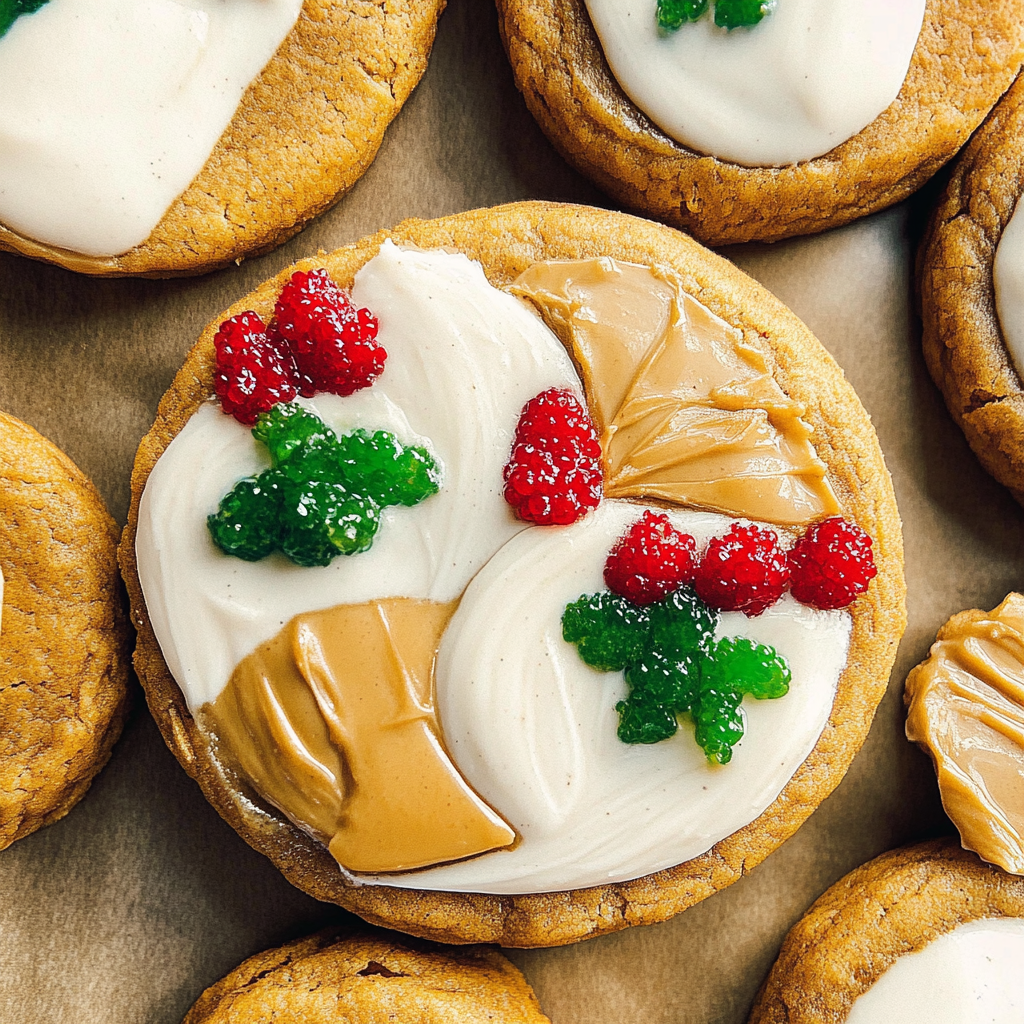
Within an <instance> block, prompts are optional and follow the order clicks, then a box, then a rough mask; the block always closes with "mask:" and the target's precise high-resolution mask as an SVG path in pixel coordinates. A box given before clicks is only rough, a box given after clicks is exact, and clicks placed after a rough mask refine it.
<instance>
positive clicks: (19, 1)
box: [0, 0, 46, 36]
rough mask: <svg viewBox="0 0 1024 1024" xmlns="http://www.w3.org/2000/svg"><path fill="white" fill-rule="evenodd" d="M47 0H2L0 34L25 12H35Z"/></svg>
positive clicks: (0, 4)
mask: <svg viewBox="0 0 1024 1024" xmlns="http://www.w3.org/2000/svg"><path fill="white" fill-rule="evenodd" d="M45 3H46V0H0V36H3V35H4V34H5V33H6V32H7V30H8V29H9V28H10V27H11V26H12V25H13V24H14V23H15V21H17V20H18V18H20V17H21V16H22V15H23V14H35V12H36V11H38V10H39V8H40V7H42V6H43V4H45Z"/></svg>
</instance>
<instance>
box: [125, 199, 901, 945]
mask: <svg viewBox="0 0 1024 1024" xmlns="http://www.w3.org/2000/svg"><path fill="white" fill-rule="evenodd" d="M385 239H392V240H393V241H395V242H396V243H398V244H405V245H411V246H414V247H420V248H446V249H450V250H457V251H459V252H462V253H465V254H466V255H468V256H469V257H470V258H472V259H475V260H478V261H480V263H481V264H482V265H483V268H484V272H485V274H486V275H487V278H488V280H489V281H490V283H491V284H493V285H496V286H499V287H500V286H503V285H508V284H510V283H511V282H512V281H513V280H515V279H516V278H517V277H518V276H519V274H520V273H522V271H523V270H525V269H526V268H527V267H528V266H530V265H531V264H534V263H536V262H537V261H539V260H544V259H583V258H588V257H593V256H598V255H612V256H614V257H616V258H618V259H620V260H624V261H629V262H633V263H637V264H643V265H652V264H659V265H662V266H665V267H667V268H669V269H671V270H672V271H673V272H674V273H675V274H678V275H679V277H680V278H681V280H682V282H683V284H684V286H685V288H686V290H687V291H688V292H689V293H690V294H692V295H693V296H694V297H696V298H697V299H699V300H700V301H701V302H703V303H704V304H705V305H706V306H707V307H708V308H709V309H710V310H711V311H712V312H714V313H715V314H717V315H718V316H720V317H722V318H723V319H724V320H726V321H727V322H728V323H731V324H734V325H737V326H740V327H741V329H742V331H743V334H744V338H745V340H748V341H749V342H750V343H751V344H754V345H756V346H758V347H759V348H760V349H761V350H762V351H764V353H765V355H766V357H767V358H768V359H769V360H770V361H771V370H772V373H773V375H774V377H775V379H776V380H777V381H778V383H779V384H780V385H781V386H782V387H783V389H784V390H785V391H786V392H787V393H788V394H789V396H790V397H792V398H793V399H795V400H797V401H799V402H801V403H803V404H804V405H805V406H806V409H807V414H806V418H807V420H808V421H809V422H810V423H811V424H812V425H813V428H814V432H815V433H814V437H815V446H816V449H817V452H818V454H819V456H820V458H821V459H822V460H823V461H824V462H825V464H826V465H827V467H828V471H829V474H830V478H831V480H832V483H833V486H834V487H835V490H836V493H837V495H838V497H839V500H840V502H841V504H842V506H843V508H844V511H845V514H846V515H847V516H848V517H850V518H852V519H854V520H855V521H856V522H857V523H858V524H859V525H860V526H861V527H862V528H863V529H865V530H866V531H867V532H868V533H869V534H870V535H871V537H872V538H873V540H874V544H875V558H876V564H877V566H878V577H877V579H876V580H875V581H874V582H873V583H872V586H871V589H870V590H869V592H868V593H867V595H865V596H864V597H863V598H861V599H860V600H859V602H858V603H857V604H856V605H855V606H854V608H853V633H852V637H851V644H850V651H849V657H848V660H847V666H846V669H845V670H844V671H843V672H842V676H841V678H840V680H839V686H838V695H837V697H836V700H835V702H834V705H833V708H832V712H831V715H830V717H829V721H828V724H827V726H826V728H825V730H824V732H823V733H822V734H821V736H820V738H819V739H818V741H817V743H816V745H815V746H814V749H813V751H812V752H811V754H810V756H809V757H808V758H807V759H806V761H804V763H803V764H802V765H801V766H800V768H799V769H798V770H797V771H796V774H795V775H794V776H793V777H792V778H791V780H790V781H789V783H788V784H787V785H786V786H785V788H784V789H783V791H782V793H781V794H780V795H779V796H778V798H777V799H776V800H775V801H774V802H773V803H772V804H771V806H770V807H768V809H767V810H766V811H765V812H764V813H763V814H762V815H761V816H760V817H758V818H757V820H755V821H753V822H751V823H750V824H749V825H747V826H745V827H743V828H741V829H740V830H739V831H737V832H735V833H734V834H732V835H731V836H729V837H728V838H726V839H724V840H723V841H722V842H720V843H718V844H716V845H715V847H714V848H713V849H712V850H710V851H708V852H707V853H706V854H704V855H702V856H699V857H696V858H695V859H693V860H691V861H689V862H688V863H686V864H683V865H680V866H679V867H675V868H671V869H668V870H665V871H660V872H657V873H656V874H653V875H648V876H645V877H641V878H637V879H635V880H633V881H628V882H621V883H616V884H614V885H604V886H596V887H594V888H588V889H577V890H571V891H563V892H556V893H535V894H528V895H511V896H497V895H482V894H473V893H444V892H437V891H424V890H410V889H399V888H397V887H392V886H386V885H358V886H353V885H351V884H349V883H348V882H346V881H345V879H344V877H343V875H342V874H341V873H340V872H339V871H338V869H337V865H336V863H335V862H334V860H333V858H332V857H331V856H330V855H329V853H328V852H327V849H326V848H325V847H324V846H322V845H320V844H319V843H317V842H315V841H314V840H312V839H310V838H309V837H308V836H307V835H305V834H304V833H303V832H301V831H299V830H298V829H296V828H295V827H293V826H292V825H290V824H289V823H288V822H287V821H286V820H285V819H284V818H283V817H282V816H281V815H280V814H278V813H276V812H273V813H271V812H267V811H265V810H263V809H261V808H260V807H258V806H257V805H256V804H255V803H254V802H253V800H252V797H251V794H250V795H248V796H247V795H244V794H243V793H240V792H239V791H238V789H237V785H238V784H237V780H236V779H235V778H234V776H233V775H232V773H231V772H229V771H226V770H225V769H224V768H223V767H222V766H220V765H219V764H218V763H217V761H216V759H215V758H212V757H210V755H209V748H208V744H207V742H206V740H205V739H204V735H203V732H202V730H200V729H199V728H198V727H197V725H196V722H195V721H194V720H193V717H192V715H191V714H190V713H189V711H188V708H187V705H186V702H185V699H184V697H183V695H182V693H181V691H180V690H179V688H178V686H177V685H176V683H175V681H174V679H173V677H172V676H171V674H170V672H169V670H168V668H167V665H166V663H165V660H164V657H163V655H162V654H161V651H160V648H159V646H158V644H157V641H156V638H155V635H154V633H153V629H152V626H151V624H150V620H149V615H148V613H147V610H146V606H145V601H144V598H143V594H142V588H141V585H140V582H139V577H138V565H137V560H136V551H135V541H136V529H137V526H138V521H139V501H140V497H141V494H142V491H143V488H144V487H145V484H146V481H147V479H148V477H149V475H150V472H151V471H152V469H153V467H154V465H155V463H156V461H157V459H158V458H159V457H160V455H161V454H162V453H163V451H164V450H165V449H166V448H167V446H168V445H169V444H170V442H171V440H172V439H173V438H174V437H175V435H177V433H178V432H179V431H180V430H181V429H182V428H183V427H184V426H185V424H186V422H187V421H188V420H189V419H190V417H191V416H192V414H193V413H194V412H196V410H197V409H198V408H199V407H200V406H201V405H202V404H203V403H204V402H205V401H206V400H207V399H208V398H209V397H210V395H211V394H212V374H213V356H214V352H213V335H214V333H215V332H216V330H217V325H218V324H219V322H220V320H221V319H223V317H221V318H218V320H217V321H216V322H215V323H214V324H212V325H211V326H210V327H209V328H208V329H207V331H206V332H204V334H203V336H202V338H201V339H200V341H199V342H198V344H197V345H196V347H195V348H194V349H193V350H192V352H191V353H190V355H189V357H188V359H187V360H186V363H185V365H184V366H183V368H182V370H181V371H180V372H179V374H178V376H177V377H176V379H175V382H174V384H173V385H172V387H171V389H170V390H169V391H168V393H167V394H166V395H165V397H164V399H163V401H162V402H161V405H160V411H159V414H158V417H157V421H156V423H155V424H154V426H153V428H152V429H151V431H150V432H149V433H148V434H147V436H146V437H145V438H144V439H143V442H142V444H141V446H140V449H139V453H138V456H137V459H136V464H135V470H134V473H133V478H132V491H133V501H132V507H131V511H130V513H129V521H128V526H127V528H126V531H125V534H124V536H123V539H122V544H121V548H120V559H121V564H122V568H123V572H124V575H125V580H126V583H127V585H128V589H129V594H130V597H131V601H132V608H133V619H134V621H135V623H136V626H137V628H138V631H139V643H138V647H137V650H136V657H135V663H136V668H137V670H138V672H139V675H140V678H141V679H142V680H143V683H144V686H145V688H146V692H147V698H148V700H149V703H150V707H151V710H152V711H153V714H154V716H155V718H156V720H157V722H158V723H159V725H160V728H161V731H162V732H163V735H164V737H165V739H166V740H167V742H168V744H169V745H170V747H171V749H172V751H174V753H175V755H176V756H177V757H178V759H179V760H180V761H181V763H182V765H183V766H184V767H185V768H186V770H187V771H188V772H189V773H190V774H191V775H192V776H193V777H194V778H195V779H196V780H197V781H198V782H199V784H200V785H201V787H202V788H203V790H204V793H205V794H206V795H207V798H208V799H209V800H210V801H211V802H212V803H213V804H214V806H215V807H217V809H218V811H219V812H220V813H221V815H222V816H223V817H224V818H225V819H226V820H227V821H228V822H229V823H230V824H231V825H232V827H234V828H235V829H236V830H237V831H238V832H239V833H240V834H241V835H242V836H243V837H244V838H245V839H246V841H247V842H249V843H250V844H251V845H252V846H253V847H254V848H256V849H258V850H260V851H261V852H263V853H264V854H266V855H267V856H269V857H270V858H271V859H272V860H273V861H274V863H275V864H276V865H277V866H278V867H279V868H280V869H281V870H282V871H283V872H284V874H285V875H286V877H288V878H289V880H291V881H292V882H293V884H295V885H297V886H299V887H300V888H302V889H304V890H305V891H307V892H309V893H311V894H312V895H315V896H316V897H317V898H320V899H325V900H330V901H334V902H337V903H339V904H341V905H342V906H345V907H346V908H348V909H350V910H353V911H354V912H356V913H358V914H360V915H361V916H363V917H365V918H366V919H368V920H370V921H371V922H373V923H377V924H387V925H389V926H391V927H396V928H400V929H402V930H404V931H407V932H411V933H413V934H417V935H421V936H423V937H427V938H438V939H443V940H447V941H456V942H476V941H488V942H499V943H501V944H504V945H512V946H544V945H557V944H563V943H567V942H573V941H578V940H580V939H583V938H587V937H589V936H592V935H597V934H601V933H604V932H610V931H616V930H619V929H621V928H625V927H628V926H630V925H634V924H646V923H653V922H655V921H660V920H665V919H666V918H668V917H671V916H673V915H674V914H676V913H678V912H680V911H681V910H684V909H686V908H687V907H688V906H692V905H693V904H695V903H697V902H699V901H700V900H702V899H705V898H706V897H707V896H710V895H712V894H713V893H714V892H716V891H717V890H719V889H721V888H724V887H725V886H726V885H728V884H730V883H732V882H733V881H736V880H738V879H739V878H740V877H741V876H742V875H743V874H744V873H745V872H746V871H748V870H749V869H750V868H751V867H752V866H753V865H755V864H756V863H758V862H760V861H761V860H762V859H763V858H764V857H766V856H767V855H768V854H769V853H771V852H772V850H774V849H775V848H776V847H777V846H778V845H779V844H780V843H781V842H783V841H784V840H785V839H786V838H787V837H788V836H789V835H791V834H792V833H793V832H794V831H795V830H796V828H798V827H799V825H800V824H801V823H802V822H803V821H804V820H805V819H806V817H807V816H808V815H809V814H810V813H811V812H812V811H813V810H814V808H815V807H817V805H818V804H819V803H820V802H821V800H823V799H824V798H825V796H827V795H828V793H830V792H831V791H832V790H833V789H834V788H835V786H836V785H837V784H838V782H839V781H840V779H841V778H842V777H843V775H844V774H845V772H846V769H847V767H848V766H849V763H850V761H851V760H852V758H853V756H854V754H855V753H856V752H857V750H858V749H859V748H860V745H861V743H862V742H863V740H864V737H865V736H866V734H867V730H868V728H869V726H870V722H871V718H872V716H873V713H874V710H875V707H876V706H877V704H878V701H879V700H880V699H881V696H882V694H883V693H884V690H885V686H886V681H887V678H888V674H889V671H890V669H891V667H892V662H893V659H894V657H895V651H896V646H897V643H898V640H899V637H900V635H901V633H902V629H903V624H904V610H903V599H904V583H903V578H902V550H901V544H902V541H901V533H900V523H899V517H898V513H897V510H896V506H895V501H894V498H893V495H892V490H891V484H890V481H889V477H888V473H887V471H886V470H885V466H884V462H883V460H882V456H881V453H880V451H879V449H878V445H877V439H876V438H875V435H874V432H873V430H872V428H871V426H870V422H869V420H868V418H867V416H866V414H865V413H864V411H863V409H862V408H861V406H860V404H859V402H858V401H857V399H856V396H855V395H854V393H853V391H852V389H851V388H850V386H849V385H848V384H847V383H846V381H845V379H844V378H843V376H842V372H841V371H840V370H839V368H838V367H837V366H836V364H835V362H834V361H833V360H832V359H831V357H829V356H828V355H827V353H825V352H824V350H823V349H822V348H821V346H820V345H819V344H818V342H817V341H816V340H815V339H814V338H813V336H812V335H811V334H810V332H809V331H808V330H807V328H806V327H805V326H804V325H803V324H802V323H800V321H799V320H797V319H796V317H795V316H793V314H792V313H791V312H790V311H789V310H787V309H786V308H785V307H784V306H783V305H782V304H781V303H779V302H778V300H776V299H775V298H774V297H773V296H771V295H770V294H769V293H768V292H766V291H765V290H764V289H763V288H761V287H760V286H759V285H757V284H756V283H755V282H753V281H751V280H750V279H749V278H747V277H746V276H745V275H744V274H742V273H741V272H740V271H738V270H737V269H736V268H735V267H733V266H732V265H731V264H729V263H728V262H726V261H724V260H722V259H721V258H720V257H717V256H715V255H714V254H712V253H709V252H707V251H706V250H704V249H703V248H702V247H700V246H699V245H698V244H696V243H695V242H693V241H692V240H691V239H689V238H688V237H686V236H684V235H680V234H679V233H677V232H675V231H673V230H671V229H668V228H665V227H661V226H659V225H656V224H652V223H650V222H646V221H641V220H638V219H636V218H632V217H628V216H625V215H622V214H616V213H609V212H605V211H600V210H595V209H591V208H586V207H574V206H564V205H558V204H547V203H520V204H512V205H509V206H505V207H497V208H494V209H489V210H478V211H473V212H470V213H465V214H461V215H458V216H454V217H448V218H442V219H440V220H437V221H426V222H424V221H408V222H405V223H403V224H401V225H399V226H398V227H396V228H395V229H393V230H390V231H385V232H380V233H379V234H377V235H375V236H372V237H370V238H367V239H364V240H362V241H361V242H358V243H356V244H354V245H351V246H348V247H346V248H344V249H341V250H338V251H337V252H335V253H333V254H331V255H329V256H325V257H322V258H319V259H316V260H309V261H305V262H303V263H302V264H299V267H300V268H302V269H307V270H308V269H311V268H313V267H316V266H324V267H326V268H327V269H328V271H329V272H330V274H331V276H332V278H333V279H334V280H335V281H337V282H338V283H339V285H341V286H342V287H351V285H352V280H353V276H354V274H355V272H356V270H358V269H359V268H360V267H361V266H362V265H363V264H364V263H366V262H367V261H368V260H369V259H370V258H371V257H373V256H375V255H376V254H377V252H378V250H379V249H380V246H381V244H382V243H383V242H384V240H385ZM295 269H296V268H289V270H286V271H284V272H283V273H282V274H281V275H279V276H278V277H277V278H276V279H273V280H271V281H268V282H267V283H266V284H265V285H263V286H262V287H261V288H260V289H258V290H257V291H255V292H254V293H252V294H251V295H249V296H247V297H245V298H244V299H243V300H241V301H240V302H239V303H237V304H236V305H235V306H233V307H232V308H231V310H229V311H227V313H226V314H225V315H226V316H230V315H235V314H238V313H240V312H241V311H243V310H246V309H253V310H255V311H256V312H258V313H260V314H261V315H263V316H269V314H270V311H271V310H272V308H273V303H274V300H275V297H276V296H277V294H278V293H279V291H280V289H281V287H282V285H283V284H284V282H285V281H287V280H288V279H289V277H290V275H291V274H292V273H293V271H294V270H295Z"/></svg>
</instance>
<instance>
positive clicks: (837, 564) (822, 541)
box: [789, 516, 878, 609]
mask: <svg viewBox="0 0 1024 1024" xmlns="http://www.w3.org/2000/svg"><path fill="white" fill-rule="evenodd" d="M789 568H790V591H791V592H792V594H793V596H794V597H795V598H796V599H797V600H798V601H802V602H803V603H804V604H809V605H813V606H814V607H815V608H822V609H831V608H845V607H846V606H847V605H849V604H851V603H852V602H853V601H854V600H855V599H856V598H857V597H858V596H859V595H861V594H863V593H864V592H865V591H866V590H867V589H868V585H869V584H870V583H871V581H872V580H873V579H874V578H875V576H877V575H878V570H877V569H876V568H875V562H874V557H873V556H872V553H871V538H870V537H869V536H868V535H867V534H866V533H865V532H864V531H863V530H862V529H861V528H860V527H859V526H858V525H857V524H856V523H851V522H848V521H847V520H845V519H843V518H842V517H841V516H832V517H831V518H829V519H825V520H822V522H820V523H815V524H814V525H813V526H812V527H810V529H808V530H807V532H806V533H805V534H804V535H803V536H802V537H801V538H800V539H799V540H798V541H797V542H796V544H794V545H793V547H792V549H791V550H790V552H789Z"/></svg>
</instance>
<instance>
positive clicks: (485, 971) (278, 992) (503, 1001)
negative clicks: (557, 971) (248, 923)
mask: <svg viewBox="0 0 1024 1024" xmlns="http://www.w3.org/2000/svg"><path fill="white" fill-rule="evenodd" d="M271 1019H272V1020H275V1021H278V1020H280V1021H303V1022H305V1024H328V1022H330V1024H335V1022H338V1021H346V1022H347V1021H353V1022H355V1021H358V1022H359V1024H377V1022H378V1021H380V1022H384V1021H393V1020H408V1021H412V1020H415V1021H416V1022H417V1024H448V1022H450V1021H453V1020H456V1021H459V1024H548V1018H547V1017H545V1016H544V1014H543V1013H541V1010H540V1006H539V1005H538V1003H537V997H536V996H535V995H534V994H533V990H532V989H531V988H530V986H529V985H528V984H527V983H526V979H525V978H523V976H522V974H520V973H519V971H517V970H516V968H515V967H513V966H512V964H510V963H509V962H508V960H506V959H505V958H504V957H503V956H502V955H501V954H500V953H498V952H497V951H496V950H494V949H488V948H486V947H483V946H476V947H468V948H462V949H451V948H449V949H443V950H442V949H440V948H438V947H435V946H430V945H427V944H426V943H421V942H416V941H415V940H412V941H410V940H408V939H406V940H404V941H403V942H399V941H398V937H397V936H394V935H389V934H387V933H386V932H377V931H365V932H356V933H353V932H350V931H347V930H342V931H338V930H328V931H324V932H319V933H317V934H316V935H311V936H309V937H308V938H305V939H298V940H297V941H295V942H289V943H288V944H287V945H285V946H281V947H279V948H278V949H269V950H267V951H266V952H265V953H258V954H256V956H253V957H250V958H249V959H248V960H246V961H245V963H243V964H241V965H240V966H238V967H237V968H236V969H235V970H234V971H232V972H231V973H230V974H229V975H227V976H226V977H225V978H222V979H221V980H220V981H218V982H217V983H216V984H214V985H211V986H210V988H208V989H207V990H206V991H205V992H204V993H203V994H202V995H201V996H200V997H199V999H198V1000H196V1003H195V1005H194V1006H193V1007H192V1009H191V1010H189V1012H188V1014H187V1015H186V1017H185V1020H184V1021H183V1022H182V1024H229V1022H230V1024H250V1022H251V1024H257V1022H259V1021H267V1020H271Z"/></svg>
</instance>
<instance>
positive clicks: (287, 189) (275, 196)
mask: <svg viewBox="0 0 1024 1024" xmlns="http://www.w3.org/2000/svg"><path fill="white" fill-rule="evenodd" d="M443 7H444V4H443V3H442V2H440V0H429V2H426V3H413V2H408V0H401V2H399V3H396V4H388V5H386V6H385V5H382V4H376V3H363V2H360V0H305V2H303V0H223V2H217V0H196V2H194V3H184V2H178V0H146V2H145V3H136V2H133V0H45V2H35V0H33V2H32V3H14V4H13V5H6V6H5V8H4V10H5V11H8V12H9V14H10V17H13V19H14V20H13V22H9V19H8V22H9V23H5V21H4V20H2V19H0V248H2V249H7V250H9V251H12V252H20V253H24V254H25V255H28V256H33V257H35V258H37V259H43V260H47V261H50V262H53V263H57V264H60V265H61V266H65V267H69V268H70V269H72V270H78V271H81V272H82V273H87V274H98V275H122V274H147V275H154V276H161V275H173V274H194V273H201V272H203V271H206V270H211V269H213V268H215V267H219V266H224V265H226V264H228V263H230V262H232V261H235V260H238V259H241V258H242V257H245V256H250V255H254V254H256V253H260V252H265V251H267V250H269V249H272V248H274V247H275V246H277V245H280V244H281V243H282V242H284V241H285V240H287V239H288V238H290V237H291V236H292V235H293V234H295V233H296V232H297V231H299V230H300V229H301V228H302V227H303V225H304V224H305V223H306V222H307V221H309V220H310V219H311V218H313V217H315V216H316V215H317V214H319V213H322V212H323V211H324V210H326V209H327V208H328V207H329V206H330V205H331V204H332V203H334V202H335V201H336V200H337V199H338V198H339V197H340V196H341V195H342V194H344V193H345V192H346V191H347V190H348V189H349V188H351V187H352V185H353V184H354V183H355V182H356V180H357V179H358V178H359V177H360V176H361V175H362V174H363V172H364V171H365V170H366V168H367V167H368V166H369V164H370V163H371V161H372V160H373V158H374V156H375V155H376V152H377V149H378V147H379V146H380V143H381V140H382V138H383V135H384V131H385V129H386V128H387V126H388V125H389V124H390V123H391V121H392V119H393V118H394V117H395V115H396V114H397V113H398V111H399V110H400V109H401V107H402V104H403V103H404V102H405V100H406V99H407V97H408V96H409V94H410V93H411V91H412V89H413V88H414V87H415V85H416V83H417V82H418V81H419V79H420V76H421V75H422V74H423V71H424V70H425V68H426V62H427V56H428V55H429V52H430V48H431V44H432V43H433V38H434V29H435V25H436V22H437V18H438V16H439V14H440V12H441V10H442V9H443ZM19 12H20V13H19Z"/></svg>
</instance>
